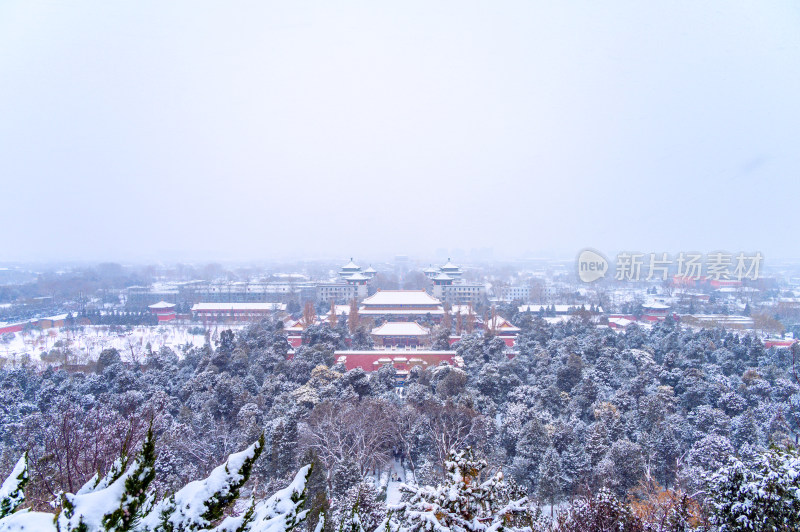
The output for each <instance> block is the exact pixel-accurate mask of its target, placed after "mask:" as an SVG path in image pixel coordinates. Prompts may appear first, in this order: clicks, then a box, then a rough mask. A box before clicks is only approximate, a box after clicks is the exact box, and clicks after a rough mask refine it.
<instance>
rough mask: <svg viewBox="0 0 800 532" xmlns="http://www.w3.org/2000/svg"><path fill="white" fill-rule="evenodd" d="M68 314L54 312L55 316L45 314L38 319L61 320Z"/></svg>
mask: <svg viewBox="0 0 800 532" xmlns="http://www.w3.org/2000/svg"><path fill="white" fill-rule="evenodd" d="M67 316H69V314H56V315H55V316H47V317H44V318H39V320H40V321H41V320H48V321H61V320H65V319H67Z"/></svg>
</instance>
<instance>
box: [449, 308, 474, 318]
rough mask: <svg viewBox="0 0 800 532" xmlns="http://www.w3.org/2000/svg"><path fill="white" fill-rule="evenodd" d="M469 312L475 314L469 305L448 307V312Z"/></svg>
mask: <svg viewBox="0 0 800 532" xmlns="http://www.w3.org/2000/svg"><path fill="white" fill-rule="evenodd" d="M470 312H472V314H475V309H474V308H472V307H470V306H469V305H453V306H452V307H450V314H463V315H465V316H466V315H467V314H469V313H470Z"/></svg>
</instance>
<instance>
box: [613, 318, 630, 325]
mask: <svg viewBox="0 0 800 532" xmlns="http://www.w3.org/2000/svg"><path fill="white" fill-rule="evenodd" d="M608 323H613V324H615V325H618V326H620V327H627V326H628V325H630V324H631V323H633V321H632V320H629V319H628V318H608Z"/></svg>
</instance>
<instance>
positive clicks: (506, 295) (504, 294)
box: [500, 286, 531, 302]
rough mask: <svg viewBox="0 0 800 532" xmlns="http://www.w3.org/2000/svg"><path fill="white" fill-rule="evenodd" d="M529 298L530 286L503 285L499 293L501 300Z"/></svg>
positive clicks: (509, 300) (524, 299)
mask: <svg viewBox="0 0 800 532" xmlns="http://www.w3.org/2000/svg"><path fill="white" fill-rule="evenodd" d="M530 298H531V287H530V286H504V287H503V289H502V291H501V293H500V300H501V301H507V302H512V301H521V302H525V301H529V300H530Z"/></svg>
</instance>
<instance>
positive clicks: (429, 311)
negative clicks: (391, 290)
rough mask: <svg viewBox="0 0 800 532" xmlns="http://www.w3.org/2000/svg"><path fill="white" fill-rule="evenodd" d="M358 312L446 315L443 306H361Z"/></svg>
mask: <svg viewBox="0 0 800 532" xmlns="http://www.w3.org/2000/svg"><path fill="white" fill-rule="evenodd" d="M358 313H359V314H360V315H362V316H409V315H415V316H425V315H426V314H430V315H431V316H444V310H443V309H442V307H439V308H430V309H428V308H423V309H419V308H416V309H415V308H409V309H380V308H363V307H362V308H360V309H358Z"/></svg>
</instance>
